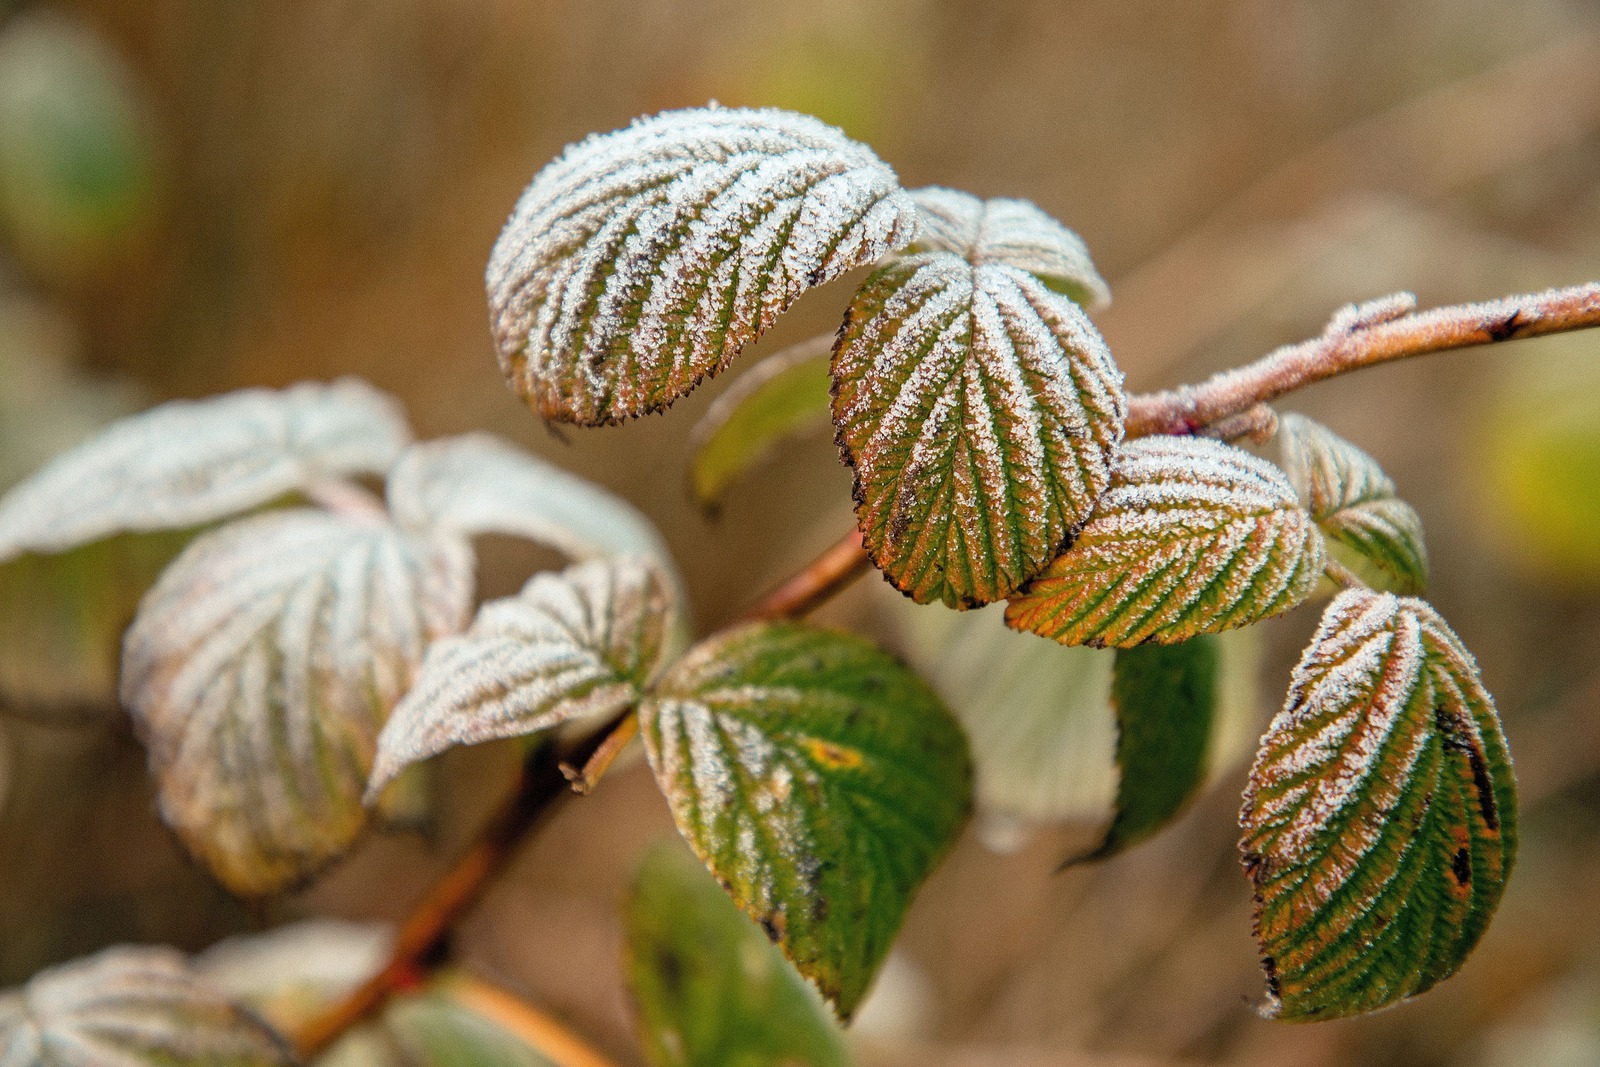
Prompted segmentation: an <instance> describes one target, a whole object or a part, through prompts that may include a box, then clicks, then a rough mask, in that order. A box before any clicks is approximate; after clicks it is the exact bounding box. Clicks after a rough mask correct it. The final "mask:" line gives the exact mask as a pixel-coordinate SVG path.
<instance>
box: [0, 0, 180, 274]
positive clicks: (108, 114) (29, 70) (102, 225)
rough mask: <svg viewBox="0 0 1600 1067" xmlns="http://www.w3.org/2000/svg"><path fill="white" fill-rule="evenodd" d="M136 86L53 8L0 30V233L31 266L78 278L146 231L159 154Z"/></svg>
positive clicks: (109, 54)
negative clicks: (52, 11)
mask: <svg viewBox="0 0 1600 1067" xmlns="http://www.w3.org/2000/svg"><path fill="white" fill-rule="evenodd" d="M150 125H151V124H150V122H149V116H148V114H147V104H146V101H145V99H144V98H143V94H142V93H141V92H140V91H139V86H137V85H136V84H135V82H134V78H133V76H132V72H131V71H129V70H128V68H127V66H126V64H124V63H123V62H122V60H121V58H120V57H119V56H117V55H116V53H114V52H113V51H112V50H111V49H110V48H109V47H108V46H107V45H106V43H105V42H103V41H102V40H101V39H100V38H99V37H98V36H97V35H95V34H94V33H93V32H91V31H90V30H89V29H88V28H86V27H84V26H82V25H80V24H78V23H77V22H76V21H75V20H70V19H68V18H64V17H62V15H61V14H60V13H51V14H45V13H43V12H35V13H32V14H30V15H28V16H24V17H21V18H17V19H15V20H14V21H12V22H11V23H10V24H8V25H7V26H6V27H5V30H4V32H3V33H0V231H4V233H5V235H6V237H7V238H8V239H9V241H8V243H9V244H10V245H11V247H12V249H14V251H15V252H16V254H17V256H18V258H19V259H21V260H22V261H23V262H24V263H25V264H26V265H27V266H28V267H30V268H31V269H32V270H34V271H36V272H38V273H40V274H43V275H46V276H48V277H50V278H52V279H57V280H62V281H67V282H72V281H80V280H83V279H86V278H89V277H92V276H94V275H95V274H97V273H99V272H100V271H103V270H104V269H105V268H106V267H107V266H108V265H110V264H111V263H112V262H114V261H115V260H116V259H117V258H118V257H119V256H121V255H123V254H124V253H126V252H127V251H128V250H129V249H130V248H131V247H132V245H133V244H134V243H135V241H136V240H137V239H138V238H139V237H141V236H142V235H143V233H144V232H145V231H147V230H148V228H149V223H150V222H151V221H152V219H153V216H154V213H155V208H156V207H157V200H158V197H157V194H158V192H159V188H158V186H159V182H158V181H157V166H156V163H157V161H156V152H155V145H154V139H153V138H152V136H151V132H152V131H151V129H150Z"/></svg>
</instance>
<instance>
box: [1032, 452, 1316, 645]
mask: <svg viewBox="0 0 1600 1067" xmlns="http://www.w3.org/2000/svg"><path fill="white" fill-rule="evenodd" d="M1324 551H1325V550H1324V547H1323V543H1322V536H1321V534H1319V533H1318V532H1317V528H1316V525H1315V524H1314V523H1312V521H1311V517H1310V516H1309V515H1308V514H1306V512H1305V510H1304V509H1303V508H1301V507H1300V503H1299V501H1298V500H1296V499H1295V495H1294V489H1293V487H1292V486H1290V485H1289V482H1288V480H1287V479H1286V478H1285V477H1284V475H1283V472H1282V471H1280V470H1279V469H1278V468H1277V467H1275V466H1273V465H1272V464H1271V463H1268V462H1266V461H1265V460H1261V459H1257V458H1256V457H1254V456H1252V455H1250V454H1249V453H1247V452H1244V451H1242V450H1240V449H1237V448H1234V447H1233V446H1232V445H1225V444H1222V443H1221V442H1219V441H1211V440H1206V439H1204V438H1195V437H1144V438H1140V439H1138V440H1136V441H1132V442H1130V443H1129V444H1128V445H1127V446H1126V447H1124V448H1123V450H1122V452H1121V453H1120V455H1119V456H1118V457H1117V467H1116V471H1115V473H1114V475H1113V477H1112V479H1111V488H1110V489H1108V490H1107V491H1106V494H1105V495H1104V496H1103V497H1101V498H1100V501H1099V503H1098V504H1097V505H1096V506H1095V509H1094V514H1093V515H1092V516H1091V517H1090V519H1089V522H1088V524H1087V525H1086V526H1084V528H1083V530H1082V532H1081V533H1079V535H1078V537H1077V540H1075V541H1074V542H1073V543H1072V547H1071V548H1069V549H1068V550H1067V551H1066V552H1063V553H1062V554H1061V555H1060V556H1059V557H1058V558H1057V559H1056V560H1055V561H1054V562H1052V563H1051V564H1050V565H1049V566H1048V567H1046V568H1045V569H1044V571H1043V572H1042V573H1041V574H1040V575H1039V576H1038V577H1037V578H1035V579H1034V580H1033V581H1032V582H1031V583H1029V585H1028V588H1027V589H1026V590H1025V591H1024V592H1023V593H1021V594H1020V595H1018V596H1014V597H1012V598H1011V602H1010V604H1008V605H1007V606H1006V622H1007V623H1008V624H1010V625H1011V626H1012V627H1014V628H1015V629H1018V630H1031V631H1032V632H1034V633H1036V634H1040V635H1041V636H1044V637H1049V638H1052V639H1054V640H1056V641H1060V642H1061V643H1062V644H1066V645H1096V646H1115V647H1118V648H1131V647H1132V646H1134V645H1138V644H1142V643H1143V642H1145V641H1156V642H1158V643H1160V644H1176V643H1177V642H1179V641H1186V640H1188V639H1189V638H1191V637H1193V636H1195V635H1196V634H1202V633H1216V632H1217V631H1219V630H1226V629H1231V628H1233V627H1236V626H1247V625H1249V624H1250V623H1253V622H1257V621H1259V620H1261V619H1264V618H1267V617H1268V616H1271V615H1276V614H1279V613H1280V612H1284V611H1288V610H1289V609H1290V608H1292V607H1294V606H1295V605H1296V604H1299V603H1300V602H1301V601H1302V600H1304V599H1305V598H1306V597H1307V596H1309V595H1310V593H1311V591H1312V589H1314V588H1315V587H1316V583H1317V579H1318V578H1319V577H1320V576H1321V574H1322V568H1323V564H1324V558H1325V557H1324Z"/></svg>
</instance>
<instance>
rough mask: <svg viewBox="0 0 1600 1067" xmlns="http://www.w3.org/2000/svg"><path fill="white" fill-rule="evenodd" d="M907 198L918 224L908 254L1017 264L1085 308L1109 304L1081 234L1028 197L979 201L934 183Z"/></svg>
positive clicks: (1106, 287) (1013, 265) (1106, 290)
mask: <svg viewBox="0 0 1600 1067" xmlns="http://www.w3.org/2000/svg"><path fill="white" fill-rule="evenodd" d="M911 199H912V200H914V201H916V205H917V222H918V224H919V225H918V227H917V239H916V240H915V241H913V242H912V243H911V246H910V248H908V249H907V251H908V252H954V253H955V254H956V255H958V256H960V257H962V258H963V259H965V260H967V261H969V262H971V263H974V264H977V263H995V264H1003V265H1005V266H1008V267H1016V268H1017V269H1018V270H1025V271H1027V272H1028V273H1029V274H1032V275H1033V276H1034V277H1036V278H1038V279H1039V280H1040V281H1041V282H1043V283H1044V284H1046V285H1048V286H1049V287H1050V288H1052V289H1054V290H1055V291H1056V292H1058V293H1061V294H1062V295H1064V296H1067V297H1070V298H1071V299H1072V300H1074V301H1075V302H1077V303H1078V304H1080V305H1082V306H1083V307H1084V308H1085V309H1086V310H1088V311H1097V310H1099V309H1100V308H1103V307H1105V306H1106V305H1107V304H1110V303H1111V289H1110V287H1109V286H1107V285H1106V283H1105V279H1104V278H1102V277H1100V272H1099V271H1097V270H1095V269H1094V261H1093V260H1091V259H1090V258H1089V249H1088V248H1087V247H1086V246H1085V245H1084V243H1083V238H1081V237H1079V236H1078V235H1077V234H1075V233H1073V232H1072V231H1071V230H1069V229H1067V228H1066V227H1065V226H1063V225H1061V223H1059V222H1057V221H1056V220H1055V219H1053V218H1051V217H1050V216H1049V215H1046V214H1045V213H1044V212H1043V211H1040V210H1039V208H1038V207H1036V206H1035V205H1033V204H1031V203H1029V202H1028V201H1026V200H1013V199H1011V198H1009V197H998V198H996V199H993V200H983V199H980V198H979V197H976V196H973V195H972V194H971V193H963V192H961V191H959V190H956V189H941V188H938V187H937V186H930V187H929V188H926V189H913V190H912V191H911Z"/></svg>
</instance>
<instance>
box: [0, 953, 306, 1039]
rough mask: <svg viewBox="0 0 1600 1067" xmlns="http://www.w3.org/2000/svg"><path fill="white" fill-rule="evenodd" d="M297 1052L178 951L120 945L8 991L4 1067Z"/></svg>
mask: <svg viewBox="0 0 1600 1067" xmlns="http://www.w3.org/2000/svg"><path fill="white" fill-rule="evenodd" d="M294 1062H295V1061H294V1057H293V1055H291V1054H290V1052H289V1049H288V1046H287V1045H286V1044H285V1043H284V1041H283V1039H282V1038H280V1037H278V1035H276V1034H275V1033H273V1032H272V1031H271V1030H270V1029H269V1028H268V1027H267V1026H266V1024H264V1023H263V1022H261V1021H260V1020H259V1019H257V1018H256V1017H255V1016H254V1015H252V1014H251V1013H250V1012H248V1011H246V1010H244V1009H243V1008H241V1007H239V1006H238V1005H236V1004H234V1003H233V1002H231V1001H230V1000H229V999H228V998H227V996H226V995H224V994H223V993H222V992H221V991H219V990H217V989H215V988H214V987H212V986H211V985H210V984H209V983H208V982H206V981H204V980H203V979H201V978H200V977H199V976H198V975H197V974H196V973H195V972H194V971H193V970H191V969H190V968H189V966H188V965H187V964H186V963H185V961H184V958H183V957H182V956H181V955H180V954H179V953H177V952H175V951H173V950H172V949H168V948H143V947H140V948H135V947H127V946H124V947H119V948H110V949H106V950H105V951H103V952H100V953H98V954H96V955H93V956H89V957H86V958H84V959H79V960H73V961H72V962H71V963H63V964H61V965H59V966H56V967H51V968H49V969H48V970H43V971H40V972H39V973H38V974H36V975H34V976H33V978H32V979H30V980H29V981H28V983H27V984H26V985H24V986H22V987H21V988H20V989H16V990H12V991H11V992H8V993H0V1067H172V1065H175V1064H199V1063H203V1064H207V1065H209V1067H290V1065H292V1064H293V1063H294Z"/></svg>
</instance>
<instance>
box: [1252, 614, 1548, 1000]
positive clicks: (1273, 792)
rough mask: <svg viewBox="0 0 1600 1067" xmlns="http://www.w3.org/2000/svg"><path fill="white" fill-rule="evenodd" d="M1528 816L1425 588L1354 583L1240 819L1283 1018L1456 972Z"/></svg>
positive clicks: (1488, 911)
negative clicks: (1411, 593) (1423, 595)
mask: <svg viewBox="0 0 1600 1067" xmlns="http://www.w3.org/2000/svg"><path fill="white" fill-rule="evenodd" d="M1516 819H1517V813H1516V786H1515V782H1514V780H1513V778H1512V774H1511V757H1510V754H1509V753H1508V752H1507V750H1506V743H1505V738H1504V736H1503V735H1502V734H1501V732H1500V720H1499V717H1498V715H1497V714H1496V713H1495V709H1494V700H1493V698H1492V697H1490V696H1489V693H1488V692H1487V691H1486V690H1485V689H1484V688H1483V683H1482V681H1481V680H1480V679H1479V676H1478V665H1477V663H1476V661H1474V660H1473V658H1472V655H1471V653H1469V652H1468V651H1467V650H1466V649H1465V648H1463V647H1462V645H1461V642H1460V640H1459V639H1458V638H1457V637H1456V635H1455V634H1454V633H1453V632H1451V630H1450V627H1449V626H1448V625H1446V623H1445V621H1444V620H1443V619H1441V618H1440V617H1439V615H1438V613H1436V612H1435V611H1434V610H1433V608H1431V607H1429V606H1428V604H1426V603H1425V602H1423V601H1421V600H1416V599H1414V598H1411V597H1396V596H1394V595H1393V594H1391V593H1375V592H1372V591H1370V590H1366V589H1353V590H1349V591H1347V592H1344V593H1341V594H1340V595H1339V596H1338V597H1337V598H1335V599H1334V601H1333V603H1331V604H1330V605H1328V609H1327V611H1326V612H1324V614H1323V617H1322V624H1321V626H1320V627H1319V628H1318V630H1317V633H1316V636H1315V637H1314V638H1312V641H1311V645H1310V647H1309V648H1307V649H1306V651H1305V654H1304V655H1303V656H1302V657H1301V660H1300V664H1299V666H1297V667H1296V668H1295V672H1294V678H1293V680H1292V681H1291V683H1290V686H1289V696H1288V700H1287V702H1286V703H1285V705H1284V708H1283V710H1282V711H1281V712H1279V713H1278V715H1277V717H1276V718H1274V719H1273V720H1272V725H1271V727H1270V728H1269V729H1268V731H1267V734H1266V736H1265V737H1263V738H1262V741H1261V751H1260V752H1259V753H1258V755H1257V756H1256V761H1255V766H1254V767H1253V768H1252V769H1251V772H1250V782H1249V785H1248V786H1247V787H1246V789H1245V795H1244V810H1243V811H1242V812H1241V814H1240V825H1241V826H1242V827H1243V829H1244V838H1243V840H1242V841H1241V842H1240V848H1241V849H1242V850H1243V851H1244V866H1245V870H1246V872H1247V873H1248V874H1249V876H1250V879H1251V881H1252V882H1253V883H1254V885H1255V891H1256V935H1257V939H1258V940H1259V941H1260V943H1261V953H1262V964H1263V966H1264V968H1265V970H1266V974H1267V992H1268V1000H1267V1004H1266V1008H1265V1012H1266V1014H1269V1015H1274V1016H1278V1017H1281V1018H1287V1019H1330V1018H1338V1017H1341V1016H1347V1015H1357V1014H1360V1013H1362V1012H1367V1011H1374V1010H1376V1009H1378V1008H1381V1007H1383V1006H1385V1005H1388V1004H1392V1003H1394V1002H1395V1001H1398V1000H1402V999H1404V998H1406V997H1410V996H1413V995H1415V994H1417V993H1421V992H1422V991H1424V990H1426V989H1428V988H1430V987H1431V986H1433V985H1434V984H1435V983H1437V982H1440V981H1442V980H1444V979H1445V978H1448V977H1449V976H1450V975H1451V974H1453V973H1454V972H1455V970H1456V969H1457V968H1458V967H1459V966H1460V965H1461V962H1462V960H1463V959H1465V958H1466V955H1467V953H1468V952H1470V951H1471V950H1472V947H1473V946H1474V945H1475V944H1476V943H1477V941H1478V938H1479V937H1480V936H1481V935H1482V933H1483V931H1484V929H1485V928H1486V927H1487V926H1488V923H1489V919H1490V917H1491V915H1492V914H1493V913H1494V910H1495V907H1496V906H1497V905H1498V904H1499V901H1500V895H1501V893H1502V891H1503V890H1504V888H1505V880H1506V878H1507V876H1509V875H1510V873H1511V867H1512V863H1513V861H1514V858H1515V853H1516Z"/></svg>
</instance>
